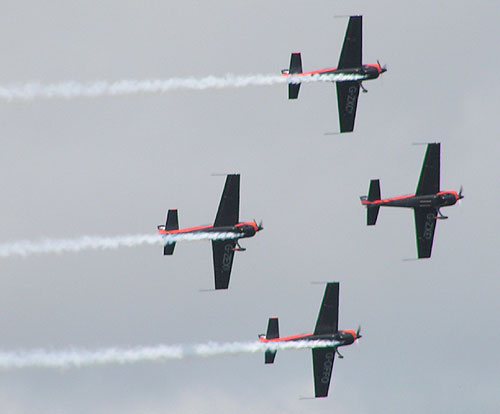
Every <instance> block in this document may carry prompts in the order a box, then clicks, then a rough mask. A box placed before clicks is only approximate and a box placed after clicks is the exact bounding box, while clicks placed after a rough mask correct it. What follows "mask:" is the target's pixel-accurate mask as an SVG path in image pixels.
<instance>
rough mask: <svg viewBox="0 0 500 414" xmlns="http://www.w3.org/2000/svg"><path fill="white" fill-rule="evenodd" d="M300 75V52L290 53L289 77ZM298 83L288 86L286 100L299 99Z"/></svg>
mask: <svg viewBox="0 0 500 414" xmlns="http://www.w3.org/2000/svg"><path fill="white" fill-rule="evenodd" d="M300 73H302V58H301V56H300V52H296V53H292V56H291V57H290V69H288V74H289V75H297V74H300ZM299 90H300V82H299V83H289V84H288V99H297V98H298V97H299Z"/></svg>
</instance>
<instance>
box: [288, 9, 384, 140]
mask: <svg viewBox="0 0 500 414" xmlns="http://www.w3.org/2000/svg"><path fill="white" fill-rule="evenodd" d="M362 26H363V16H351V17H350V18H349V25H348V26H347V32H346V35H345V38H344V45H343V47H342V52H341V54H340V59H339V64H338V66H337V67H336V68H326V69H318V70H314V71H311V72H304V73H303V72H302V58H301V56H300V52H297V53H292V57H291V58H290V68H289V69H283V70H282V71H281V73H282V75H283V76H293V77H294V81H293V82H291V83H289V84H288V99H297V97H298V96H299V89H300V81H298V80H297V78H299V77H301V76H307V77H310V76H313V75H333V74H343V75H354V76H356V78H357V79H356V80H348V81H336V85H337V101H338V107H339V122H340V132H341V133H342V132H352V131H353V129H354V119H355V117H356V108H357V105H358V96H359V89H360V88H361V89H362V90H363V92H368V91H367V90H366V89H365V88H364V86H363V84H362V82H363V81H365V80H370V79H376V78H378V77H379V76H380V75H381V74H382V73H384V72H386V71H387V68H386V67H385V66H381V65H380V63H379V62H378V61H377V63H371V64H367V65H363V61H362V50H363V49H362V41H363V37H362ZM299 80H300V79H299Z"/></svg>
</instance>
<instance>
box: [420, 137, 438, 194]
mask: <svg viewBox="0 0 500 414" xmlns="http://www.w3.org/2000/svg"><path fill="white" fill-rule="evenodd" d="M440 155H441V144H440V143H439V142H438V143H435V144H428V145H427V151H426V153H425V158H424V165H423V166H422V172H421V173H420V180H419V181H418V185H417V191H416V193H415V195H417V196H419V195H429V194H437V193H439V176H440V159H441V156H440Z"/></svg>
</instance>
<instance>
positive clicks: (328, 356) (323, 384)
mask: <svg viewBox="0 0 500 414" xmlns="http://www.w3.org/2000/svg"><path fill="white" fill-rule="evenodd" d="M339 289H340V284H339V283H338V282H334V283H327V285H326V288H325V294H324V296H323V302H322V303H321V308H320V310H319V315H318V320H317V322H316V327H315V328H314V332H313V333H309V334H299V335H291V336H284V337H281V338H280V335H279V327H278V318H269V322H268V325H267V333H266V334H265V335H264V334H261V335H259V341H260V342H261V343H269V344H272V343H280V342H290V341H332V342H335V343H336V344H335V345H332V346H328V347H319V348H312V357H313V370H314V391H315V397H316V398H322V397H327V396H328V389H329V387H330V379H331V376H332V370H333V361H334V359H335V355H338V356H339V358H344V357H343V356H342V355H341V354H340V352H339V350H338V348H339V347H341V346H346V345H351V344H352V343H354V342H355V341H357V340H358V339H359V338H361V335H360V328H358V330H357V331H354V330H352V329H347V330H340V331H339V329H338V324H339ZM275 357H276V350H275V349H268V350H266V351H265V363H266V364H273V363H274V358H275Z"/></svg>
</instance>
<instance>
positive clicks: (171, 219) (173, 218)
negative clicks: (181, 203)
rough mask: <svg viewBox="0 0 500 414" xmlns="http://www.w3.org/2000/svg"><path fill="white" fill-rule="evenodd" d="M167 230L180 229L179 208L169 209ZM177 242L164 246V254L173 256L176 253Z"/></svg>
mask: <svg viewBox="0 0 500 414" xmlns="http://www.w3.org/2000/svg"><path fill="white" fill-rule="evenodd" d="M165 230H179V217H178V215H177V210H176V209H175V210H174V209H172V210H168V213H167V221H166V223H165ZM174 249H175V242H174V243H169V244H166V245H165V246H163V255H164V256H171V255H173V254H174Z"/></svg>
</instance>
